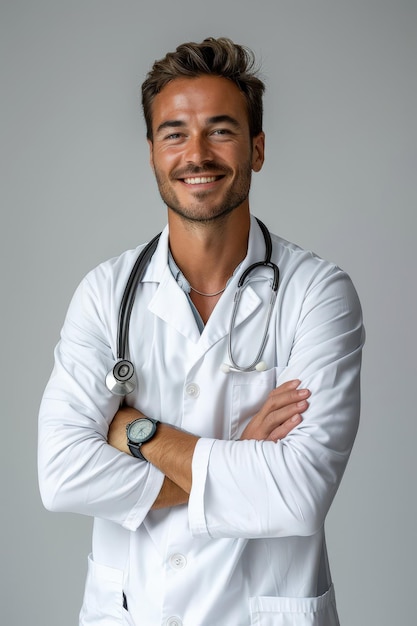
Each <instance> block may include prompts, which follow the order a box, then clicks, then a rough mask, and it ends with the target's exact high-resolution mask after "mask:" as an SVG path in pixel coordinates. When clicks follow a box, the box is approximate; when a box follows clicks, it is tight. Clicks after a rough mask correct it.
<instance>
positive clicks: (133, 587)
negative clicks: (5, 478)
mask: <svg viewBox="0 0 417 626" xmlns="http://www.w3.org/2000/svg"><path fill="white" fill-rule="evenodd" d="M263 91H264V85H263V83H262V82H261V80H260V79H259V78H258V77H257V75H256V72H255V70H254V66H253V57H252V54H251V53H250V51H248V50H247V49H245V48H243V47H242V46H240V45H237V44H234V43H233V42H232V41H230V40H229V39H225V38H221V39H217V40H216V39H212V38H210V39H207V40H205V41H203V42H202V43H201V44H197V43H187V44H183V45H181V46H179V47H178V48H177V50H176V51H175V52H172V53H169V54H167V55H166V57H164V58H163V59H161V60H160V61H156V62H155V63H154V65H153V67H152V69H151V71H150V73H149V74H148V76H147V78H146V80H145V82H144V84H143V86H142V95H143V98H142V102H143V110H144V115H145V120H146V125H147V139H148V143H149V149H150V164H151V167H152V169H153V171H154V174H155V177H156V180H157V184H158V188H159V191H160V194H161V197H162V200H163V202H164V204H165V206H166V208H167V213H168V224H167V227H166V228H165V229H164V231H163V232H162V234H161V236H160V237H159V240H158V243H157V245H156V244H155V246H156V249H155V250H154V247H155V246H154V247H152V250H151V252H149V253H148V251H149V250H150V248H149V247H148V246H140V247H139V248H138V249H137V250H133V251H128V252H126V253H124V254H122V255H121V256H120V257H118V258H116V259H112V260H110V261H107V262H106V263H103V264H101V265H100V266H99V267H98V268H96V269H95V270H93V271H92V272H90V273H89V274H88V276H87V277H86V278H85V279H84V280H83V281H82V283H81V284H80V286H79V288H78V290H77V292H76V294H75V296H74V298H73V301H72V303H71V306H70V309H69V311H68V314H67V318H66V321H65V324H64V327H63V330H62V336H61V341H60V342H59V344H58V347H57V350H56V353H55V358H56V361H55V368H54V372H53V374H52V376H51V379H50V381H49V383H48V386H47V388H46V391H45V394H44V398H43V401H42V406H41V411H40V422H39V477H40V486H41V493H42V497H43V500H44V503H45V505H46V506H47V507H48V508H50V509H51V510H55V511H72V512H78V513H82V514H86V515H91V516H93V517H94V518H95V521H94V531H93V548H92V553H91V555H90V557H89V565H88V575H87V582H86V589H85V596H84V603H83V607H82V610H81V614H80V624H81V625H83V626H87V625H89V626H90V625H93V624H94V625H97V626H99V625H103V626H104V625H106V626H107V625H109V626H110V625H113V624H127V625H130V626H132V625H134V624H135V625H145V626H155V625H157V624H160V625H166V626H169V625H170V626H175V625H176V626H180V625H181V624H182V625H184V626H219V625H222V626H223V625H224V626H249V625H250V624H259V625H263V626H272V625H274V626H275V624H282V625H283V626H286V625H291V626H296V625H297V626H336V625H337V624H338V623H339V622H338V617H337V611H336V604H335V593H334V589H333V585H332V581H331V576H330V571H329V566H328V559H327V552H326V546H325V537H324V521H325V518H326V515H327V512H328V509H329V507H330V505H331V502H332V500H333V497H334V495H335V493H336V491H337V488H338V486H339V483H340V480H341V478H342V475H343V472H344V469H345V467H346V463H347V461H348V458H349V454H350V451H351V448H352V445H353V442H354V438H355V435H356V430H357V426H358V418H359V375H360V363H361V349H362V345H363V340H364V332H363V326H362V318H361V310H360V305H359V302H358V298H357V295H356V292H355V290H354V288H353V286H352V283H351V281H350V279H349V277H348V276H347V275H346V274H345V273H344V272H343V271H342V270H340V269H339V268H338V267H336V266H334V265H332V264H330V263H328V262H326V261H324V260H322V259H320V258H319V257H317V256H315V255H314V254H312V253H311V252H308V251H304V250H302V249H301V248H299V247H297V246H296V245H294V244H291V243H289V242H287V241H285V240H283V239H282V238H280V237H278V236H275V235H270V233H269V231H268V229H267V228H266V227H265V226H264V225H263V224H262V223H261V222H259V221H258V220H257V219H255V218H254V217H253V216H252V214H251V212H250V208H249V190H250V186H251V178H252V172H258V171H259V170H260V169H261V168H262V165H263V162H264V141H265V138H264V133H263V129H262V96H263ZM271 201H273V199H271ZM279 210H281V209H280V207H277V211H279ZM283 210H284V209H283ZM142 253H144V254H145V257H143V258H144V259H145V261H144V267H143V268H142V270H141V272H139V273H137V274H135V276H136V277H137V278H135V279H132V278H129V276H130V275H131V271H132V267H135V268H136V260H137V259H138V256H139V255H140V258H141V259H142ZM135 272H136V270H135ZM278 277H279V280H278ZM127 283H128V284H129V285H132V284H133V287H134V293H133V298H134V299H132V300H130V304H131V318H130V326H129V328H128V333H127V334H128V337H127V338H128V341H127V346H126V351H125V353H124V354H121V353H120V350H119V347H118V346H119V343H120V342H119V336H120V333H119V331H118V325H119V326H120V325H121V326H125V322H124V320H123V316H121V317H122V318H121V319H120V317H119V308H120V303H121V302H122V301H124V298H125V296H124V292H125V286H126V284H127ZM236 294H238V295H237V296H236ZM122 308H123V307H122ZM122 343H123V342H122ZM115 360H116V365H115V364H114V363H115ZM131 362H132V363H133V364H134V367H135V371H136V382H137V384H136V386H134V385H133V384H131V383H132V380H133V377H131V373H132V369H133V366H131ZM131 367H132V369H131ZM119 375H120V376H119ZM125 378H128V380H129V385H126V381H125ZM106 381H107V386H106ZM109 381H110V382H109ZM124 387H125V391H126V394H125V395H124V397H123V405H122V406H120V397H121V395H122V394H123V388H124ZM112 392H113V393H112ZM115 393H116V394H119V395H115Z"/></svg>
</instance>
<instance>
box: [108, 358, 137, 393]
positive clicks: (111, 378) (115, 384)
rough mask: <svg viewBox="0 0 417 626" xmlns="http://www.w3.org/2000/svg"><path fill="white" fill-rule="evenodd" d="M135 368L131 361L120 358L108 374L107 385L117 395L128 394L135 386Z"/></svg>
mask: <svg viewBox="0 0 417 626" xmlns="http://www.w3.org/2000/svg"><path fill="white" fill-rule="evenodd" d="M134 374H135V368H134V366H133V363H132V362H131V361H128V360H127V359H119V360H118V361H116V363H115V364H114V366H113V368H112V369H111V370H110V372H109V373H108V374H107V376H106V387H107V389H108V390H109V391H111V392H112V393H114V395H116V396H127V394H128V393H131V392H132V391H133V390H134V388H135V380H134Z"/></svg>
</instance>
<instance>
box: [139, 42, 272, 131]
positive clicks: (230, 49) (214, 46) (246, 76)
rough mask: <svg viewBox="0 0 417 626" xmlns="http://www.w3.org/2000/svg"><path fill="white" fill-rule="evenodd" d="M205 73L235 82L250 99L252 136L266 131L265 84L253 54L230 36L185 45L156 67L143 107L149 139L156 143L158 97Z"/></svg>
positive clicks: (147, 83)
mask: <svg viewBox="0 0 417 626" xmlns="http://www.w3.org/2000/svg"><path fill="white" fill-rule="evenodd" d="M205 74H209V75H214V76H222V77H223V78H228V79H229V80H231V81H233V82H234V83H235V85H236V86H237V87H238V88H239V89H240V91H241V92H242V93H243V95H244V96H245V99H246V104H247V108H248V118H249V132H250V134H251V137H256V135H259V133H260V132H261V131H262V116H263V103H262V96H263V93H264V91H265V85H264V83H263V82H262V81H261V80H260V79H259V78H258V76H257V75H256V69H255V57H254V54H253V52H252V51H251V50H249V48H246V47H244V46H241V45H238V44H235V43H233V41H232V40H231V39H228V38H226V37H220V38H219V39H214V38H213V37H209V38H207V39H204V41H203V42H202V43H194V42H190V43H184V44H181V45H180V46H178V47H177V49H176V50H175V52H168V54H167V55H166V56H165V57H164V58H163V59H160V60H159V61H155V63H154V64H153V66H152V69H151V70H150V72H149V73H148V75H147V77H146V80H145V81H144V83H143V84H142V107H143V114H144V116H145V122H146V136H147V138H148V139H150V140H151V141H152V103H153V100H154V98H155V96H156V95H157V94H158V93H159V92H160V91H161V90H162V89H163V88H164V87H165V85H167V84H168V83H169V82H171V81H172V80H174V79H175V78H193V77H197V76H201V75H205Z"/></svg>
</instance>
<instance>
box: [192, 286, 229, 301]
mask: <svg viewBox="0 0 417 626" xmlns="http://www.w3.org/2000/svg"><path fill="white" fill-rule="evenodd" d="M188 284H189V285H190V283H188ZM226 286H227V285H226ZM190 289H191V290H192V291H195V292H196V293H198V295H199V296H204V297H205V298H213V297H214V296H218V295H220V294H221V293H223V291H224V290H225V289H226V287H223V289H220V291H216V292H215V293H203V292H202V291H198V289H194V287H192V286H191V285H190Z"/></svg>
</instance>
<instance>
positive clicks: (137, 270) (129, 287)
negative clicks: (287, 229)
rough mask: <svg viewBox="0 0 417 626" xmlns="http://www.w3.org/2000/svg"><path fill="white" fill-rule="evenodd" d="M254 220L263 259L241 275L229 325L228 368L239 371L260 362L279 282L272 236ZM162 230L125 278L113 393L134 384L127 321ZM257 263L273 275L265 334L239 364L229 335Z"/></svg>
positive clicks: (108, 380)
mask: <svg viewBox="0 0 417 626" xmlns="http://www.w3.org/2000/svg"><path fill="white" fill-rule="evenodd" d="M256 219H257V222H258V224H259V226H260V228H261V230H262V233H263V236H264V239H265V259H264V260H263V261H258V262H257V263H253V264H252V265H251V266H250V267H248V268H247V269H246V270H245V271H244V272H243V273H242V275H241V276H240V278H239V281H238V285H237V291H236V294H235V298H234V305H233V311H232V315H231V320H230V329H229V339H228V354H229V359H230V362H231V366H230V369H235V370H238V371H242V372H247V371H252V370H253V369H256V368H257V365H259V363H260V361H259V360H260V358H261V356H262V354H263V351H264V349H265V346H266V342H267V340H268V327H269V322H270V320H271V315H272V311H273V308H274V303H275V300H276V296H277V291H278V285H279V270H278V266H277V265H276V264H275V263H272V261H271V254H272V240H271V235H270V233H269V230H268V229H267V227H266V226H265V224H263V222H261V220H259V219H258V218H256ZM160 236H161V233H158V234H157V235H156V236H155V237H154V238H153V239H152V240H151V241H150V242H149V243H148V244H147V245H146V246H145V247H144V249H143V250H142V251H141V253H140V254H139V256H138V258H137V259H136V261H135V264H134V266H133V268H132V270H131V272H130V275H129V278H128V280H127V283H126V286H125V289H124V291H123V296H122V300H121V303H120V308H119V317H118V326H117V360H116V363H115V365H114V367H113V369H112V370H111V371H110V372H109V374H108V375H107V378H106V385H107V387H108V388H109V390H110V391H112V392H113V393H115V394H116V395H121V396H122V395H125V394H127V393H130V391H132V390H133V388H134V382H133V375H134V366H133V363H131V361H129V360H128V359H129V345H128V338H129V324H130V317H131V313H132V309H133V304H134V301H135V297H136V292H137V286H138V284H139V282H140V280H141V279H142V277H143V275H144V273H145V270H146V268H147V265H148V263H149V261H150V259H151V257H152V255H153V254H154V252H155V250H156V247H157V245H158V241H159V238H160ZM259 267H266V268H269V269H271V270H272V271H273V279H272V283H271V289H272V293H271V299H270V302H269V306H268V312H267V315H266V318H265V326H264V334H263V337H262V341H261V346H260V348H259V350H258V352H257V355H256V357H255V359H254V360H253V362H252V363H251V364H250V365H247V366H240V365H239V364H238V363H237V362H236V360H235V358H234V355H233V346H232V341H233V339H232V337H233V331H234V327H235V322H236V316H237V312H238V308H239V302H240V299H241V296H242V293H243V291H244V289H245V287H246V286H247V284H248V281H247V278H248V276H249V275H250V274H251V272H253V271H254V270H256V269H257V268H259ZM125 385H126V390H125V391H123V388H124V386H125Z"/></svg>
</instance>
